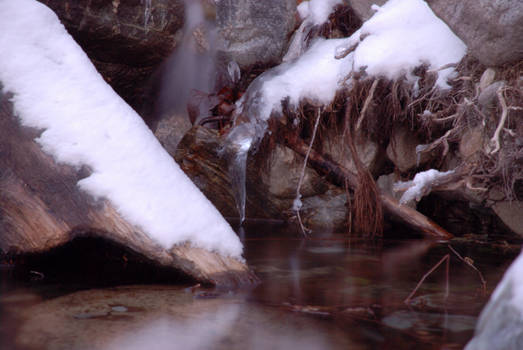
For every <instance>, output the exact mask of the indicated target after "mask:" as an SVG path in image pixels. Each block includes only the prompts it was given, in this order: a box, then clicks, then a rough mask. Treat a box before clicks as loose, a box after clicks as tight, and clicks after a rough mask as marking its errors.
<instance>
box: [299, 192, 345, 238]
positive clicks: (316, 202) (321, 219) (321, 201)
mask: <svg viewBox="0 0 523 350" xmlns="http://www.w3.org/2000/svg"><path fill="white" fill-rule="evenodd" d="M302 202H303V206H302V208H301V211H300V214H301V216H302V219H303V223H304V225H305V226H307V227H310V228H321V229H329V230H332V231H339V230H343V229H344V228H346V224H347V206H346V204H347V193H345V191H343V190H342V189H340V188H336V187H333V188H331V189H330V190H329V191H327V192H326V193H325V194H320V195H317V196H312V197H308V198H304V199H302Z"/></svg>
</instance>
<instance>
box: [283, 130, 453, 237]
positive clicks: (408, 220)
mask: <svg viewBox="0 0 523 350" xmlns="http://www.w3.org/2000/svg"><path fill="white" fill-rule="evenodd" d="M282 130H284V129H283V128H282ZM287 136H288V137H285V138H284V139H285V142H286V145H287V146H288V147H289V148H291V149H292V150H294V151H295V152H296V153H298V154H301V155H302V156H305V155H306V154H307V151H308V149H309V147H308V146H307V145H306V144H305V142H303V140H301V139H300V138H299V137H297V136H292V135H287ZM309 164H310V165H311V166H312V167H313V168H314V169H316V171H318V172H319V173H321V174H324V175H325V176H326V177H327V179H328V180H329V181H331V182H332V183H334V184H336V185H337V186H340V187H343V186H344V185H345V184H347V186H348V187H350V188H351V189H353V190H354V189H355V188H356V187H357V185H358V177H357V176H356V175H355V174H354V173H352V172H351V171H349V170H348V169H346V168H344V167H342V166H341V165H339V164H337V163H336V162H334V161H331V160H327V159H325V158H324V157H323V156H322V155H321V154H319V153H318V152H316V151H314V150H311V151H310V153H309ZM379 199H380V201H381V204H382V205H383V207H384V208H385V210H386V211H387V212H388V213H389V214H390V215H392V216H393V217H395V218H396V219H398V220H399V221H401V222H402V223H404V224H406V225H408V226H409V227H411V228H413V229H414V230H417V231H420V232H422V233H424V234H425V235H426V236H428V237H432V238H437V239H450V238H452V237H453V236H452V234H450V233H449V232H447V231H446V230H444V229H443V228H441V227H440V226H439V225H437V224H436V223H434V222H433V221H432V220H430V219H429V218H427V217H426V216H425V215H423V214H421V213H420V212H418V211H416V210H415V209H412V208H410V207H407V206H404V205H401V204H399V203H398V201H397V200H396V199H394V198H393V197H391V196H390V195H388V194H385V193H380V194H379Z"/></svg>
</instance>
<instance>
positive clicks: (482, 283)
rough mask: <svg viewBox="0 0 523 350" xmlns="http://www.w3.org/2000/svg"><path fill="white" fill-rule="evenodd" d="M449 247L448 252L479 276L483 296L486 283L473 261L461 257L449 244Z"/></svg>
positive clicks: (485, 292)
mask: <svg viewBox="0 0 523 350" xmlns="http://www.w3.org/2000/svg"><path fill="white" fill-rule="evenodd" d="M447 247H449V249H450V251H451V252H453V253H454V254H455V255H456V256H457V257H458V258H459V259H460V260H461V261H463V262H464V263H465V264H467V265H468V266H470V268H472V269H473V270H474V271H476V272H477V273H478V275H479V279H480V280H481V290H482V292H483V294H484V295H486V294H487V281H485V278H483V274H482V273H481V271H479V270H478V268H477V267H476V266H474V261H473V260H472V259H471V258H469V257H462V256H461V255H460V254H459V253H458V252H457V251H456V250H455V249H454V248H452V246H451V245H450V244H449V245H447Z"/></svg>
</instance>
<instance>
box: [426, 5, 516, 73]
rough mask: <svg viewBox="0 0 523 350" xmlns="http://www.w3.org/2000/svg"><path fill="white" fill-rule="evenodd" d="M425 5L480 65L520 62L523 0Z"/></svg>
mask: <svg viewBox="0 0 523 350" xmlns="http://www.w3.org/2000/svg"><path fill="white" fill-rule="evenodd" d="M427 3H428V4H429V6H430V7H431V8H432V11H434V13H435V14H436V15H437V16H438V17H440V18H441V19H442V20H443V21H444V22H445V23H447V24H448V25H449V27H450V28H451V29H452V30H453V31H454V33H456V35H457V36H459V37H460V38H461V39H462V40H463V41H464V42H465V44H466V45H467V47H468V49H469V52H470V53H471V54H472V55H473V56H474V57H476V58H477V59H478V60H479V61H480V62H481V63H483V64H484V65H487V66H499V65H503V64H506V63H514V62H517V61H518V60H521V59H523V1H521V0H461V1H448V0H427Z"/></svg>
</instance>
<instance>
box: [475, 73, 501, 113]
mask: <svg viewBox="0 0 523 350" xmlns="http://www.w3.org/2000/svg"><path fill="white" fill-rule="evenodd" d="M504 86H505V82H503V81H496V82H495V83H492V84H490V85H488V86H486V87H485V88H484V89H482V90H481V93H480V94H479V96H478V105H479V107H480V108H481V110H482V111H483V112H486V111H487V110H488V109H491V108H495V107H496V106H497V103H498V95H497V93H498V90H499V89H501V88H503V87H504Z"/></svg>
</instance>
